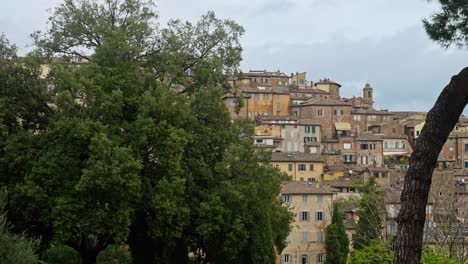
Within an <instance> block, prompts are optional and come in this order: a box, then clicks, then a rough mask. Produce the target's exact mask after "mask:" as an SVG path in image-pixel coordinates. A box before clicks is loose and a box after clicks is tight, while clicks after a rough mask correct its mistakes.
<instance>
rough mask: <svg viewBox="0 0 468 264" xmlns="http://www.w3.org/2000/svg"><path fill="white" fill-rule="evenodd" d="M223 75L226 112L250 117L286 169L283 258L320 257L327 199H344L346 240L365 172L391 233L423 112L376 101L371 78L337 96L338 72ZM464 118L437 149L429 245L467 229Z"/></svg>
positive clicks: (257, 139)
mask: <svg viewBox="0 0 468 264" xmlns="http://www.w3.org/2000/svg"><path fill="white" fill-rule="evenodd" d="M229 84H230V86H231V90H230V92H228V93H226V94H225V95H224V97H223V100H224V102H225V104H226V107H227V108H228V109H229V112H230V114H231V118H232V119H236V118H247V119H250V120H251V121H252V122H253V123H254V124H255V136H254V142H253V143H254V144H255V145H256V146H258V147H262V148H265V149H269V150H271V152H272V158H271V162H270V163H271V165H272V166H274V167H277V168H279V169H280V170H281V171H282V172H284V173H287V174H288V175H289V176H290V180H291V181H290V182H289V183H286V184H285V185H283V188H282V191H281V193H282V197H283V201H284V203H285V204H286V205H287V206H289V208H290V210H291V211H292V212H294V214H295V218H294V223H293V229H292V231H291V233H290V235H289V236H288V239H287V241H288V246H287V247H286V248H285V249H284V250H283V252H281V261H282V262H281V263H321V262H322V260H323V259H324V257H325V254H326V251H325V241H324V237H325V236H324V232H325V229H326V227H327V226H328V225H329V224H330V223H331V212H332V207H333V205H334V204H335V205H336V204H346V205H345V206H340V210H341V211H342V213H343V214H344V216H345V222H346V228H347V234H348V236H349V240H350V241H353V240H354V238H355V237H354V234H355V232H356V230H355V227H356V223H357V221H358V219H359V210H358V208H359V203H358V202H357V201H358V200H357V199H358V198H359V197H360V188H359V186H358V185H356V181H364V182H365V181H368V180H369V179H370V178H371V177H375V178H376V181H377V183H378V184H379V186H380V187H381V188H382V190H383V191H384V203H385V216H384V217H383V219H384V222H385V223H384V225H383V228H382V238H384V239H388V238H390V237H392V236H395V235H396V230H397V223H396V217H397V215H398V212H399V208H400V194H401V190H402V188H403V181H404V176H405V173H406V171H407V169H408V166H409V157H410V156H411V154H412V152H413V147H414V145H415V143H416V142H417V140H418V137H419V135H420V133H421V130H422V129H423V127H424V124H425V119H426V114H427V113H426V112H411V111H391V110H381V109H375V107H374V105H375V101H374V96H373V94H374V88H373V87H372V86H371V84H369V83H366V84H365V85H364V87H363V88H362V94H361V95H356V96H353V97H352V98H344V97H342V96H341V92H340V90H341V89H343V88H344V89H345V87H343V88H342V86H341V85H340V84H339V83H338V82H336V81H334V80H330V79H327V78H324V79H320V80H318V81H317V82H313V81H308V80H307V75H306V73H305V72H302V73H295V74H293V73H292V74H290V75H287V74H285V73H283V72H280V71H266V70H263V71H252V70H251V71H249V72H247V73H243V74H241V75H239V76H237V77H231V78H230V79H229ZM467 127H468V119H466V118H464V117H463V116H462V117H461V118H460V120H459V123H458V124H457V126H456V127H455V129H454V130H453V131H452V133H451V134H450V136H449V139H448V140H447V142H446V143H445V145H444V147H443V150H442V152H441V153H440V155H439V158H438V166H437V168H436V170H435V171H434V174H433V184H432V189H431V193H430V197H429V201H428V205H427V209H426V212H427V222H428V224H427V230H426V233H427V234H426V236H425V237H426V240H425V243H426V244H428V245H429V244H434V243H436V241H440V240H444V239H445V240H447V239H448V237H454V234H455V233H456V234H457V235H458V236H459V237H464V236H466V235H467V226H466V225H467V224H468V222H467V220H468V219H467V217H468V184H467V182H468V130H467ZM343 201H348V202H347V203H343ZM455 208H456V209H455ZM451 217H455V218H456V219H455V220H453V221H452V222H451V224H452V225H450V230H449V231H447V230H442V231H441V230H438V232H439V233H438V234H436V235H434V234H435V233H437V232H436V231H434V230H433V229H436V227H437V226H438V225H439V224H442V223H443V224H445V225H447V219H450V218H451ZM455 223H456V224H455ZM431 227H432V229H431ZM442 233H445V234H446V235H445V236H444V237H443V238H441V237H440V236H442V235H440V234H442ZM463 241H464V240H463ZM454 244H455V246H454V249H453V250H455V251H458V253H459V254H461V255H466V249H465V245H464V244H465V243H463V244H462V243H461V242H460V241H458V240H454ZM455 248H456V249H455Z"/></svg>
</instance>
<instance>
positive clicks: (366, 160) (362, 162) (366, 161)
mask: <svg viewBox="0 0 468 264" xmlns="http://www.w3.org/2000/svg"><path fill="white" fill-rule="evenodd" d="M368 162H369V161H368V158H367V156H361V164H362V165H367V164H368Z"/></svg>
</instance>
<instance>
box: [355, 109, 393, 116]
mask: <svg viewBox="0 0 468 264" xmlns="http://www.w3.org/2000/svg"><path fill="white" fill-rule="evenodd" d="M351 113H352V114H362V115H394V114H395V113H394V112H388V111H382V110H374V109H353V110H352V111H351Z"/></svg>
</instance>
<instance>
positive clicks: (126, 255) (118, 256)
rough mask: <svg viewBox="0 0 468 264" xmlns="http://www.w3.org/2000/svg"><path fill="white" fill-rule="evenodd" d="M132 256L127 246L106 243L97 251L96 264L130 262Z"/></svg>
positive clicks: (126, 263)
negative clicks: (104, 246)
mask: <svg viewBox="0 0 468 264" xmlns="http://www.w3.org/2000/svg"><path fill="white" fill-rule="evenodd" d="M131 263H132V256H131V254H130V251H129V250H128V247H127V246H123V245H108V246H107V247H106V248H105V249H104V250H102V251H101V252H99V254H98V255H97V257H96V264H131Z"/></svg>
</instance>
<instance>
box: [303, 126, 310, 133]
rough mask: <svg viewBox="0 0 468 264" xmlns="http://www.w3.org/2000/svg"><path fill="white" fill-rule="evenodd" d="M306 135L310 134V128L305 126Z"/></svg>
mask: <svg viewBox="0 0 468 264" xmlns="http://www.w3.org/2000/svg"><path fill="white" fill-rule="evenodd" d="M304 133H306V134H308V133H310V126H305V127H304Z"/></svg>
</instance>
